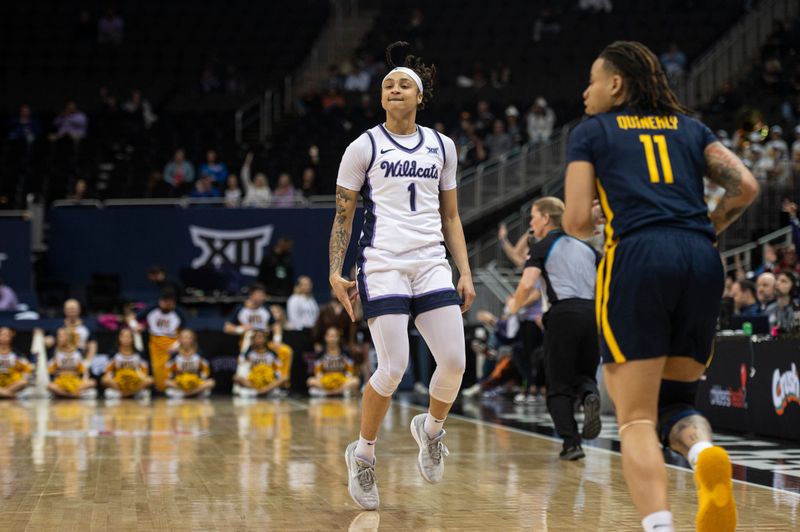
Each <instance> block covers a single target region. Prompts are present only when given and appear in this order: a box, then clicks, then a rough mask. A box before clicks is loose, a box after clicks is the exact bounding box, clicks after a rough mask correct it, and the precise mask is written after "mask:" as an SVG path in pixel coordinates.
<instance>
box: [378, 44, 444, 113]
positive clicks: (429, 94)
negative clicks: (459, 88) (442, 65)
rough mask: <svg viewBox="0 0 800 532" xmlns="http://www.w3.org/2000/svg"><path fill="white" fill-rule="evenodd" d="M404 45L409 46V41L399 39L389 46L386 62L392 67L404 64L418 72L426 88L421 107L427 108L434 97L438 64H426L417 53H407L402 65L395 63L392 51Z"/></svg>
mask: <svg viewBox="0 0 800 532" xmlns="http://www.w3.org/2000/svg"><path fill="white" fill-rule="evenodd" d="M403 46H408V43H407V42H405V41H397V42H393V43H392V44H390V45H389V46H387V47H386V63H387V64H388V65H389V67H390V68H396V67H398V66H403V67H406V68H410V69H411V70H413V71H414V72H416V73H417V75H418V76H419V78H420V79H421V80H422V87H423V89H424V90H423V91H422V103H420V104H419V108H420V109H425V104H426V103H427V102H429V101H431V99H433V83H434V80H435V79H436V65H433V64H431V65H426V64H425V63H424V62H423V61H422V58H421V57H417V56H415V55H407V56H406V58H405V60H404V61H403V64H402V65H398V64H395V62H394V60H393V59H392V51H393V50H394V49H395V48H400V47H403Z"/></svg>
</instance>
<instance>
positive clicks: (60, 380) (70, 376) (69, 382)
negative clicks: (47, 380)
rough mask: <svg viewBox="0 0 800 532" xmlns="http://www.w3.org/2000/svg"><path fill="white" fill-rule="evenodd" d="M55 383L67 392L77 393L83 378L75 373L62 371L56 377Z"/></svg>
mask: <svg viewBox="0 0 800 532" xmlns="http://www.w3.org/2000/svg"><path fill="white" fill-rule="evenodd" d="M53 384H55V385H56V386H58V387H59V388H61V389H62V390H64V391H65V392H67V393H77V391H78V390H79V389H80V387H81V378H80V377H78V376H77V375H75V374H74V373H62V374H61V375H59V376H58V377H56V379H55V381H53Z"/></svg>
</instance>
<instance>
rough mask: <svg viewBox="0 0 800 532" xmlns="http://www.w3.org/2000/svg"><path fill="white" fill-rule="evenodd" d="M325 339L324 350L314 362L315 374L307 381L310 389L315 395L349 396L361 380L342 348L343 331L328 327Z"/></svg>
mask: <svg viewBox="0 0 800 532" xmlns="http://www.w3.org/2000/svg"><path fill="white" fill-rule="evenodd" d="M324 340H325V343H324V344H323V346H324V348H323V351H322V353H320V357H319V358H318V359H317V361H316V363H315V364H314V375H313V376H312V377H309V378H308V380H307V381H306V384H307V386H308V388H309V390H308V391H309V393H310V394H311V395H312V396H315V397H326V396H332V395H345V396H349V395H350V394H351V393H352V392H354V391H355V390H357V389H358V386H359V384H360V381H359V379H358V377H357V376H356V375H355V367H354V366H353V361H352V360H351V359H350V357H349V356H348V353H347V352H345V351H344V350H343V349H342V331H341V330H339V329H337V328H336V327H328V329H327V330H326V331H325V337H324Z"/></svg>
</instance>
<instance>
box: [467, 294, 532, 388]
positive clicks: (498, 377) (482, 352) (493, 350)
mask: <svg viewBox="0 0 800 532" xmlns="http://www.w3.org/2000/svg"><path fill="white" fill-rule="evenodd" d="M476 317H477V319H478V322H480V324H481V325H482V326H483V327H481V328H478V329H476V330H475V339H474V340H472V342H470V348H471V350H472V352H473V353H474V354H475V357H476V362H477V367H478V368H481V371H480V372H479V373H478V375H479V380H478V382H476V383H475V384H474V385H473V386H470V387H469V388H466V389H465V390H463V391H462V392H461V393H462V395H463V396H464V397H467V398H469V397H473V396H475V395H478V394H481V395H483V397H484V398H489V397H497V396H499V395H501V393H502V391H503V390H502V389H501V386H503V385H505V384H507V383H509V382H510V381H513V380H515V379H518V378H519V377H520V376H519V373H518V372H517V370H516V368H515V366H514V364H513V362H512V356H511V355H512V353H513V351H514V348H515V347H518V346H519V343H520V342H519V338H518V336H519V334H518V333H519V321H518V319H517V316H516V314H512V315H511V316H509V317H508V319H505V320H504V319H502V318H499V317H497V316H495V315H494V314H492V313H491V312H488V311H486V310H479V311H478V312H477V313H476Z"/></svg>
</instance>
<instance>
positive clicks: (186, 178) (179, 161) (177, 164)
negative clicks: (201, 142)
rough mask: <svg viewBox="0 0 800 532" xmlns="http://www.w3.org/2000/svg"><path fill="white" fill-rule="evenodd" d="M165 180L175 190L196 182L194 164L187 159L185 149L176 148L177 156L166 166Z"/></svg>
mask: <svg viewBox="0 0 800 532" xmlns="http://www.w3.org/2000/svg"><path fill="white" fill-rule="evenodd" d="M164 181H165V182H166V183H168V184H169V185H170V186H172V188H173V191H175V192H177V191H179V190H180V189H182V188H184V189H185V187H186V184H188V183H193V182H194V166H192V163H190V162H189V161H187V160H186V153H185V152H184V151H183V149H181V148H178V149H177V150H175V156H174V157H173V159H172V160H171V161H170V162H168V163H167V165H166V166H165V167H164Z"/></svg>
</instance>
